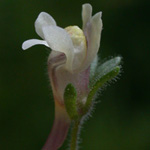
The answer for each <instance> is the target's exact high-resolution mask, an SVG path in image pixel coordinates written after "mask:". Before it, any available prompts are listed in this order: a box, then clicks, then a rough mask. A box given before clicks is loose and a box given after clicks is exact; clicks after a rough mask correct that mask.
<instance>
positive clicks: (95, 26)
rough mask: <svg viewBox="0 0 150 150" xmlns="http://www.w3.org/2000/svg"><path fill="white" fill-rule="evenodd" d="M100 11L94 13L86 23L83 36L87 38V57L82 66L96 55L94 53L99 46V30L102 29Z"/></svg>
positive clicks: (87, 63)
mask: <svg viewBox="0 0 150 150" xmlns="http://www.w3.org/2000/svg"><path fill="white" fill-rule="evenodd" d="M101 15H102V13H101V12H99V13H97V14H95V15H94V16H93V17H92V18H91V20H90V21H89V22H88V23H87V26H86V28H85V32H84V34H85V36H86V38H87V47H88V49H87V58H86V61H85V63H84V66H83V68H84V67H85V68H87V67H88V66H89V65H90V63H91V62H92V61H93V60H94V58H95V57H96V54H97V52H98V50H99V46H100V38H101V31H102V20H101Z"/></svg>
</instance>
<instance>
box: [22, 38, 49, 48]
mask: <svg viewBox="0 0 150 150" xmlns="http://www.w3.org/2000/svg"><path fill="white" fill-rule="evenodd" d="M34 45H45V46H47V47H49V46H48V44H47V42H46V41H44V40H37V39H31V40H27V41H25V42H23V44H22V49H23V50H26V49H28V48H30V47H32V46H34Z"/></svg>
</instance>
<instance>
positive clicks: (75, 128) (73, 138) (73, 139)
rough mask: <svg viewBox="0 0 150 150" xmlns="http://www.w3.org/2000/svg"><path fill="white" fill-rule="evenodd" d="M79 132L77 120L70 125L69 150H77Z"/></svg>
mask: <svg viewBox="0 0 150 150" xmlns="http://www.w3.org/2000/svg"><path fill="white" fill-rule="evenodd" d="M79 132H80V121H79V120H77V121H74V122H73V125H72V131H71V142H70V150H77V149H78V140H79Z"/></svg>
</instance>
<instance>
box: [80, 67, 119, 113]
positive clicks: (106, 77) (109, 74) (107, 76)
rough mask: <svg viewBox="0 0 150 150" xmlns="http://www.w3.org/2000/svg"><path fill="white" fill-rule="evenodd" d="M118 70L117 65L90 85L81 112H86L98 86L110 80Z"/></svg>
mask: <svg viewBox="0 0 150 150" xmlns="http://www.w3.org/2000/svg"><path fill="white" fill-rule="evenodd" d="M119 72H120V67H119V66H117V67H115V68H113V69H112V70H110V71H109V72H107V73H106V74H105V75H103V76H101V77H100V78H98V79H97V81H96V83H95V84H94V85H93V86H92V88H91V89H90V92H89V95H88V98H87V101H86V103H85V106H84V108H83V113H84V114H85V113H87V112H88V111H89V109H90V107H91V105H92V101H93V98H94V96H95V94H96V92H97V91H98V89H99V88H101V87H102V86H103V85H104V84H105V83H106V82H108V81H110V80H112V79H113V78H114V77H116V76H117V75H118V74H119Z"/></svg>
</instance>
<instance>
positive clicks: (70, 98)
mask: <svg viewBox="0 0 150 150" xmlns="http://www.w3.org/2000/svg"><path fill="white" fill-rule="evenodd" d="M76 100H77V92H76V89H75V87H74V86H73V85H72V84H68V85H67V86H66V88H65V92H64V103H65V107H66V111H67V113H68V115H69V116H70V118H71V120H75V119H78V116H79V115H78V111H77V104H76Z"/></svg>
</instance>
